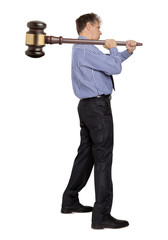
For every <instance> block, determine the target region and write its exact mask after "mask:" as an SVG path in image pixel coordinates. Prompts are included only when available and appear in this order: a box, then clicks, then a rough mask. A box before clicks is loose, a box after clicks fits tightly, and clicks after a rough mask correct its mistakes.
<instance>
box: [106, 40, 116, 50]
mask: <svg viewBox="0 0 168 240" xmlns="http://www.w3.org/2000/svg"><path fill="white" fill-rule="evenodd" d="M116 46H117V44H116V41H115V40H114V39H106V41H105V45H104V46H103V47H104V48H106V49H108V50H110V48H113V47H116Z"/></svg>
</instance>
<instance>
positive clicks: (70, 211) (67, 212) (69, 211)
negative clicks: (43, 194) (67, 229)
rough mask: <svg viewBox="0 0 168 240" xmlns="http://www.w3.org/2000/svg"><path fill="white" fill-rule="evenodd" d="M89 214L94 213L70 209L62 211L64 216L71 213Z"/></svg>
mask: <svg viewBox="0 0 168 240" xmlns="http://www.w3.org/2000/svg"><path fill="white" fill-rule="evenodd" d="M88 212H92V211H82V210H81V211H80V210H74V211H73V210H69V209H61V213H64V214H69V213H88Z"/></svg>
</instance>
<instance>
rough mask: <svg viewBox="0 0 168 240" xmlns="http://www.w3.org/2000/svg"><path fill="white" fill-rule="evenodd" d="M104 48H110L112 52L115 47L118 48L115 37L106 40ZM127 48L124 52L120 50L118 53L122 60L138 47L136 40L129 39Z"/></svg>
mask: <svg viewBox="0 0 168 240" xmlns="http://www.w3.org/2000/svg"><path fill="white" fill-rule="evenodd" d="M104 48H106V49H108V50H110V52H111V51H112V50H113V48H116V41H115V40H114V39H107V40H106V41H105V45H104ZM126 48H127V50H125V51H123V52H119V53H118V54H119V55H120V57H121V62H123V61H125V60H126V59H127V58H129V57H130V56H131V55H132V53H133V51H134V50H135V49H136V41H133V40H128V41H127V44H126Z"/></svg>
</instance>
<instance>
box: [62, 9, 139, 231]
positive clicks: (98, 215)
mask: <svg viewBox="0 0 168 240" xmlns="http://www.w3.org/2000/svg"><path fill="white" fill-rule="evenodd" d="M100 23H101V21H100V18H99V17H98V16H97V15H96V14H94V13H91V14H85V15H82V16H80V17H79V18H78V19H77V20H76V26H77V31H78V34H79V39H91V40H98V39H99V38H100V35H101V34H102V33H101V31H100ZM104 47H105V48H106V49H108V50H109V51H110V53H109V54H108V55H106V54H104V53H102V52H101V51H100V50H99V49H98V48H97V47H96V46H94V45H87V44H85V45H84V44H74V46H73V50H72V84H73V90H74V93H75V95H76V96H77V97H78V98H79V99H80V102H79V105H78V113H79V119H80V127H81V143H80V146H79V148H78V154H77V156H76V159H75V161H74V165H73V169H72V173H71V177H70V180H69V183H68V186H67V188H66V190H65V192H64V194H63V201H62V209H61V212H62V213H72V212H91V211H92V228H93V229H103V228H122V227H126V226H128V225H129V223H128V222H127V221H124V220H117V219H115V218H114V217H112V216H111V215H110V212H111V207H112V199H113V185H112V179H111V165H112V155H113V119H112V112H111V105H110V99H111V94H112V91H113V88H114V83H113V77H112V75H115V74H119V73H120V72H121V68H122V66H121V64H122V62H123V61H124V60H126V59H127V58H128V57H129V56H131V54H132V53H133V51H134V50H135V49H136V42H135V41H128V42H127V45H126V48H127V50H125V51H124V52H118V50H117V48H116V41H115V40H113V39H107V40H106V41H105V45H104ZM93 166H94V179H95V196H96V201H95V204H94V207H93V208H92V207H89V206H83V205H82V204H81V203H80V202H79V198H78V193H79V192H80V191H81V189H82V188H83V187H84V186H85V185H86V183H87V181H88V179H89V176H90V174H91V171H92V168H93Z"/></svg>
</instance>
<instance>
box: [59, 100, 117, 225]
mask: <svg viewBox="0 0 168 240" xmlns="http://www.w3.org/2000/svg"><path fill="white" fill-rule="evenodd" d="M78 113H79V119H80V127H81V133H80V134H81V142H80V146H79V148H78V154H77V156H76V158H75V161H74V165H73V168H72V173H71V177H70V180H69V183H68V186H67V188H66V190H65V192H64V194H63V202H62V206H72V205H73V204H75V203H76V202H78V201H79V199H78V193H79V192H80V191H81V189H82V188H83V187H84V186H85V185H86V183H87V181H88V179H89V176H90V174H91V171H92V168H93V166H94V180H95V198H96V201H95V204H94V208H93V213H92V223H94V224H100V223H102V222H103V221H104V220H105V218H106V217H107V216H108V215H109V214H110V211H111V206H112V199H113V185H112V177H111V165H112V153H113V119H112V112H111V104H110V99H109V97H101V98H91V99H83V100H80V102H79V105H78Z"/></svg>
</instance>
